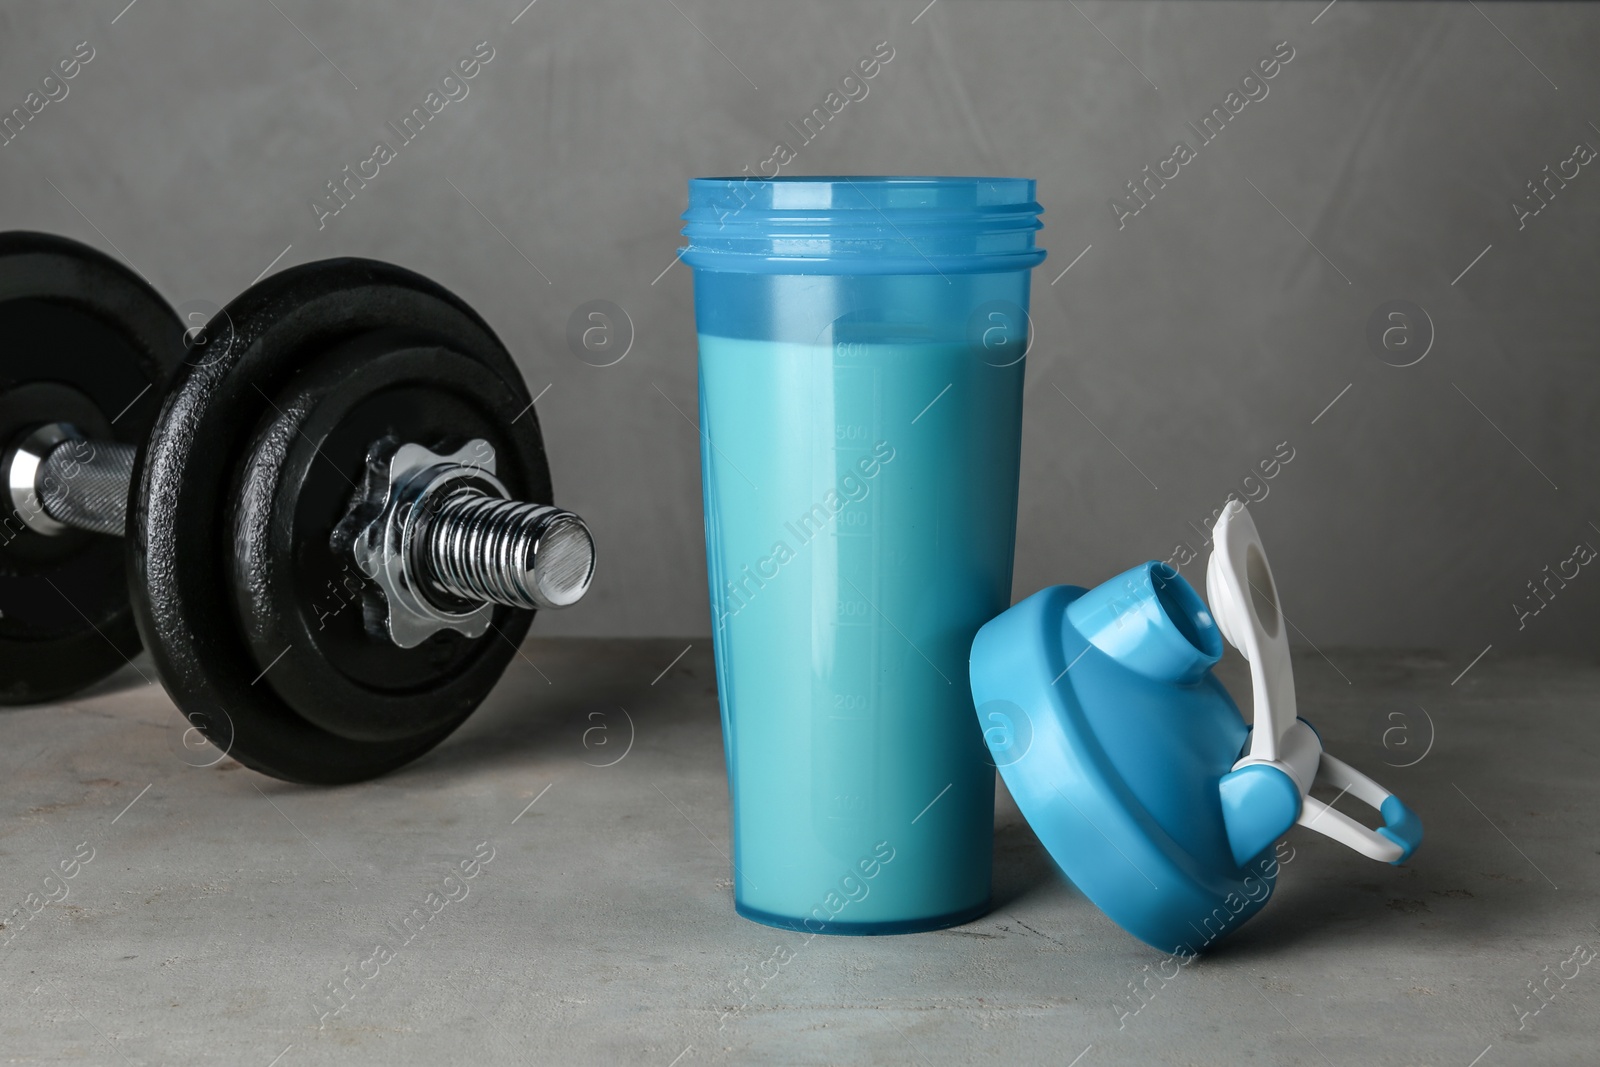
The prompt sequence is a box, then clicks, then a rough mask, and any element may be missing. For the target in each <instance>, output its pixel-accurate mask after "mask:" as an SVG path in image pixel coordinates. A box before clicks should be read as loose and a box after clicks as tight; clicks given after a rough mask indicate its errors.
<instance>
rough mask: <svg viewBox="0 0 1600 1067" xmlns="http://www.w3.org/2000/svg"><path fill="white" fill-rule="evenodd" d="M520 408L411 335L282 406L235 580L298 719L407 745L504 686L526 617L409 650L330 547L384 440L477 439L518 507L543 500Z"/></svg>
mask: <svg viewBox="0 0 1600 1067" xmlns="http://www.w3.org/2000/svg"><path fill="white" fill-rule="evenodd" d="M526 404H527V400H526V398H525V397H523V395H522V389H521V386H520V378H519V379H517V380H516V381H515V382H508V381H506V380H505V379H503V378H501V377H500V375H499V373H498V371H497V369H496V368H492V367H491V366H490V365H489V364H487V363H485V362H482V361H481V360H479V359H476V358H473V357H471V356H468V355H464V354H462V353H460V352H456V351H452V350H451V349H448V348H442V347H438V346H436V345H430V346H426V347H417V346H416V345H415V343H414V341H413V339H411V338H409V337H408V336H407V334H406V333H405V332H404V331H383V332H380V333H374V334H368V335H365V336H363V337H360V338H358V339H356V340H355V341H353V342H350V343H348V344H346V345H344V346H342V347H340V348H338V349H335V350H333V351H331V352H328V353H327V354H325V355H323V356H321V357H320V358H318V359H317V360H316V361H315V362H314V363H312V364H310V365H308V366H306V367H305V368H304V369H303V370H301V371H300V373H298V374H297V375H295V377H294V378H293V379H292V380H291V381H290V382H289V384H288V385H287V387H286V388H285V389H284V390H283V391H282V392H280V393H279V394H278V395H277V396H276V397H274V398H273V404H272V408H271V409H270V410H269V412H268V418H267V421H266V424H265V425H264V426H263V427H262V428H261V429H260V430H258V432H257V435H256V438H255V440H254V442H253V443H252V444H251V446H250V448H249V453H248V459H247V461H246V464H245V468H244V471H243V475H242V482H241V485H240V488H239V491H238V494H237V500H238V504H237V509H236V512H235V517H234V521H233V524H232V526H233V531H234V536H233V557H232V576H231V580H230V583H229V584H230V586H231V587H232V589H233V592H234V601H235V605H236V609H237V620H238V621H237V624H238V626H239V627H240V630H241V631H242V632H243V633H244V635H245V638H246V640H247V641H248V642H249V644H250V647H251V651H252V653H253V655H254V659H255V662H256V663H258V664H259V665H260V666H261V668H262V669H263V670H266V669H267V668H268V667H269V666H270V667H271V669H270V670H266V674H265V676H264V681H263V683H262V684H266V685H270V686H271V687H272V689H273V690H274V691H275V692H276V693H277V694H278V695H279V696H280V697H281V698H282V699H283V700H284V701H285V702H286V703H287V704H288V705H289V706H291V707H293V708H294V709H295V710H296V711H298V712H299V713H300V715H301V716H302V717H303V718H305V719H307V720H309V721H310V722H312V723H313V724H315V725H317V726H320V727H322V728H323V729H326V730H328V731H330V732H332V733H335V734H339V735H341V736H344V737H348V738H352V739H355V740H362V741H392V740H403V739H405V738H407V737H412V736H416V735H417V734H419V733H426V732H428V731H430V730H433V729H435V728H438V727H441V726H445V725H447V724H450V723H454V722H459V721H460V719H461V717H462V715H463V714H464V713H465V712H467V711H471V710H472V709H473V708H474V707H476V706H477V705H478V704H479V703H480V702H481V701H482V700H483V698H484V697H485V696H486V695H487V694H488V692H489V690H490V689H492V688H493V687H494V684H495V682H496V681H498V680H499V677H500V675H501V673H502V672H503V671H504V668H505V663H506V655H505V654H506V653H507V652H509V651H511V647H512V646H509V645H508V644H507V641H506V639H505V638H502V637H501V636H500V635H499V634H500V633H507V632H508V630H507V627H508V625H510V619H511V616H512V615H513V614H519V615H520V614H526V613H522V612H513V611H512V610H511V609H509V608H503V609H499V610H497V611H496V612H495V616H494V619H493V622H492V625H493V626H494V628H495V629H494V630H491V631H490V632H489V633H488V634H486V635H484V636H483V637H480V638H476V639H474V638H468V637H464V636H462V635H460V634H457V633H454V632H451V631H445V632H441V633H438V634H435V635H434V636H433V637H432V638H431V639H430V640H428V641H426V642H424V643H423V644H422V645H420V646H418V647H416V648H411V649H403V648H400V647H398V646H397V645H395V644H394V642H392V641H391V640H389V638H388V635H387V632H386V631H385V630H384V628H383V624H382V620H383V616H384V614H385V611H386V608H385V605H384V602H383V598H382V594H381V593H379V592H378V588H377V585H376V584H375V583H373V582H370V581H368V580H367V579H366V578H365V577H364V576H363V575H362V573H361V571H360V569H359V568H358V567H357V565H356V564H355V561H354V560H353V559H352V557H351V556H350V554H349V552H348V551H347V550H345V549H344V548H343V547H342V546H341V548H340V549H338V550H336V549H335V548H334V547H333V545H332V544H331V541H330V535H331V534H332V532H333V530H334V527H335V526H337V525H338V523H339V521H340V520H341V519H342V518H344V517H345V515H346V514H347V513H348V511H349V509H350V505H351V501H352V497H354V496H355V495H356V490H357V485H358V484H359V483H360V482H361V471H362V470H363V469H364V467H365V465H366V461H367V457H368V453H369V451H370V449H371V446H372V444H373V442H375V441H378V440H380V439H388V440H392V441H394V442H396V443H415V444H420V445H425V446H427V447H428V448H431V449H433V450H434V451H436V452H440V453H444V452H450V451H454V450H455V449H457V448H459V447H461V446H462V445H464V444H466V442H467V441H469V440H472V439H474V438H481V439H483V440H486V441H488V442H489V443H490V444H491V445H492V446H493V447H494V450H495V454H496V463H497V472H498V475H499V477H500V480H501V481H502V482H504V483H505V485H506V488H507V489H508V490H510V492H511V493H512V495H513V496H515V497H516V498H518V499H523V500H534V501H541V502H543V501H548V500H549V497H550V478H549V471H548V468H547V467H546V464H545V457H544V449H543V445H542V443H541V441H540V438H539V433H538V430H537V424H536V423H534V422H533V420H531V419H528V418H521V419H518V418H517V416H518V415H519V414H520V413H522V410H523V409H524V408H525V406H526ZM513 420H515V421H513ZM521 626H522V628H523V629H525V628H526V620H521ZM496 631H499V632H498V633H497V632H496ZM285 649H288V650H290V651H288V652H287V653H285V651H284V650H285Z"/></svg>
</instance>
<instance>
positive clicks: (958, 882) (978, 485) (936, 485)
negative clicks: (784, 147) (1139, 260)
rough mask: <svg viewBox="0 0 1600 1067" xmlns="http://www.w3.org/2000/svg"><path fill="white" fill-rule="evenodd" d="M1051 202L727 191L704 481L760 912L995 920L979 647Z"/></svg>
mask: <svg viewBox="0 0 1600 1067" xmlns="http://www.w3.org/2000/svg"><path fill="white" fill-rule="evenodd" d="M1040 211H1041V208H1040V207H1039V205H1038V204H1037V203H1035V201H1034V183H1033V181H1031V180H1025V179H1014V178H936V177H926V178H918V177H821V178H799V177H797V178H782V177H781V178H774V179H768V180H762V179H753V178H702V179H696V180H694V181H691V182H690V183H689V209H688V210H687V211H686V212H685V213H684V215H683V218H684V221H685V223H686V225H685V227H684V230H683V234H684V236H685V237H686V238H687V239H688V247H687V248H685V249H684V250H683V251H682V257H683V259H684V261H685V262H686V263H688V264H689V265H690V266H691V267H692V268H693V269H694V288H695V317H696V324H697V332H698V334H699V349H700V376H699V377H700V431H701V476H702V484H703V491H704V503H705V523H706V564H707V569H708V572H709V580H710V592H711V605H712V612H713V630H714V643H715V652H716V669H717V690H718V696H719V700H720V702H721V712H722V730H723V743H724V749H725V755H726V758H727V763H728V780H729V786H730V789H731V792H732V812H733V833H732V840H733V851H732V862H733V883H734V901H735V905H736V907H737V909H738V912H739V913H740V914H741V915H743V916H745V917H746V918H749V919H753V920H755V921H757V922H763V923H767V924H770V925H774V926H780V927H787V928H791V929H803V930H807V931H811V932H826V933H844V934H876V933H896V932H909V931H914V930H928V929H937V928H940V927H945V926H952V925H956V924H958V923H962V922H966V921H968V920H970V919H972V918H975V917H977V916H978V915H981V914H983V912H984V911H985V910H987V907H988V901H989V883H990V865H991V850H992V844H993V822H994V815H993V811H994V773H995V769H994V764H993V763H992V762H991V761H990V759H989V755H988V750H987V749H986V747H985V745H984V740H983V736H982V733H981V731H980V728H979V725H978V719H977V717H976V715H975V714H974V711H973V706H972V696H971V690H970V688H969V684H968V674H967V657H968V652H969V650H970V648H971V645H972V639H973V636H974V634H976V633H977V631H978V628H979V627H980V626H982V625H983V624H984V623H985V622H987V621H988V620H989V619H991V618H993V617H994V616H995V615H998V614H999V613H1000V612H1002V611H1004V610H1005V609H1006V608H1007V607H1008V606H1009V604H1010V597H1011V563H1012V550H1013V543H1014V537H1015V532H1016V514H1017V472H1018V463H1019V454H1020V450H1021V430H1022V384H1023V368H1024V356H1025V354H1026V351H1027V344H1028V336H1029V335H1028V315H1027V308H1028V281H1029V270H1030V269H1031V268H1032V267H1034V266H1036V265H1038V264H1039V263H1040V262H1042V261H1043V259H1044V255H1045V254H1044V251H1043V250H1042V249H1038V248H1036V247H1035V245H1034V234H1035V232H1036V231H1037V230H1039V229H1040V223H1039V221H1038V216H1039V214H1040Z"/></svg>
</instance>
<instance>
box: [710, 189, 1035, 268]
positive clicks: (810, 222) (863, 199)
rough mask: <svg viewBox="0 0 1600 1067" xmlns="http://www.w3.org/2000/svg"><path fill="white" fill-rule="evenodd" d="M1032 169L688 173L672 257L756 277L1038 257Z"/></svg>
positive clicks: (981, 264) (1007, 263)
mask: <svg viewBox="0 0 1600 1067" xmlns="http://www.w3.org/2000/svg"><path fill="white" fill-rule="evenodd" d="M1035 189H1036V183H1035V181H1034V180H1033V179H1031V178H993V177H978V176H916V175H859V176H855V175H821V176H815V177H804V176H778V177H773V178H753V177H748V176H734V177H714V178H695V179H691V180H690V182H689V207H688V210H686V211H685V212H684V213H683V216H682V218H683V221H684V227H683V231H682V233H683V236H684V237H685V238H687V239H688V243H687V245H686V247H684V248H681V249H679V252H678V254H679V256H680V257H681V258H682V259H683V261H684V262H686V263H688V264H689V265H690V266H691V267H694V268H696V269H703V270H718V271H736V272H743V273H762V274H951V273H955V274H968V273H990V272H996V271H1012V270H1028V269H1030V268H1032V267H1035V266H1037V265H1038V264H1040V263H1042V262H1043V261H1044V258H1045V252H1044V250H1043V249H1041V248H1038V247H1036V245H1035V243H1034V234H1035V233H1036V232H1037V231H1038V230H1040V229H1042V228H1043V227H1042V224H1041V223H1040V221H1039V215H1040V214H1041V213H1042V212H1043V210H1044V209H1043V208H1042V207H1041V206H1040V205H1039V203H1038V202H1037V200H1036V199H1035Z"/></svg>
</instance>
